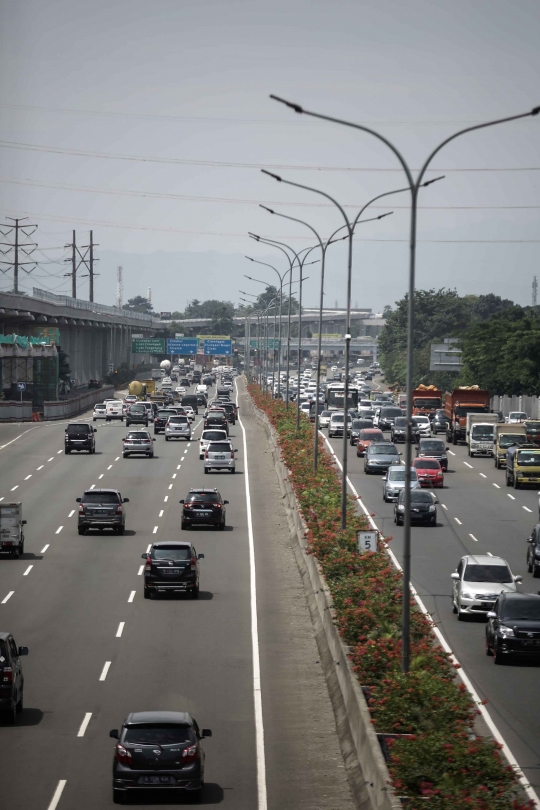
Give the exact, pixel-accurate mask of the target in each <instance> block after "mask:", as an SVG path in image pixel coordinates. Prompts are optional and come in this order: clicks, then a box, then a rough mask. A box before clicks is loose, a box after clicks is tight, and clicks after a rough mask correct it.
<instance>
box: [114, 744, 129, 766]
mask: <svg viewBox="0 0 540 810" xmlns="http://www.w3.org/2000/svg"><path fill="white" fill-rule="evenodd" d="M116 759H117V760H118V762H121V763H122V765H127V766H128V767H129V768H131V764H132V762H133V757H132V756H131V751H128V750H127V748H124V746H123V745H120V743H118V744H117V746H116Z"/></svg>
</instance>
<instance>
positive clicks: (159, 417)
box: [154, 408, 178, 435]
mask: <svg viewBox="0 0 540 810" xmlns="http://www.w3.org/2000/svg"><path fill="white" fill-rule="evenodd" d="M177 414H178V410H177V409H176V408H160V409H159V411H158V412H157V413H156V416H155V419H154V435H155V434H156V433H165V425H166V424H167V422H168V421H169V417H171V416H176V415H177Z"/></svg>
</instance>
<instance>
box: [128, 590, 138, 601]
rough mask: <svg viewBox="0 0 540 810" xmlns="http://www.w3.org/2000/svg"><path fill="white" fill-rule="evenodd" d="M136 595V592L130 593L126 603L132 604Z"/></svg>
mask: <svg viewBox="0 0 540 810" xmlns="http://www.w3.org/2000/svg"><path fill="white" fill-rule="evenodd" d="M136 593H137V591H131V593H130V595H129V597H128V602H133V600H134V599H135V594H136Z"/></svg>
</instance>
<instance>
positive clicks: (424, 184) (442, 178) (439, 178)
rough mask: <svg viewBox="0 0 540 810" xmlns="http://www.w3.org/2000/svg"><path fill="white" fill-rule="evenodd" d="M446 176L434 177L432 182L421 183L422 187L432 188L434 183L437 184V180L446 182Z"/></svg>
mask: <svg viewBox="0 0 540 810" xmlns="http://www.w3.org/2000/svg"><path fill="white" fill-rule="evenodd" d="M445 176H446V175H444V174H441V176H440V177H434V178H433V179H432V180H426V182H425V183H420V185H421V186H424V188H425V186H430V185H431V184H432V183H436V182H437V180H444V178H445Z"/></svg>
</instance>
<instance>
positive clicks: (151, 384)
mask: <svg viewBox="0 0 540 810" xmlns="http://www.w3.org/2000/svg"><path fill="white" fill-rule="evenodd" d="M141 382H142V384H143V385H144V386H146V396H147V397H148V396H150V394H155V393H156V381H155V380H141Z"/></svg>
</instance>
